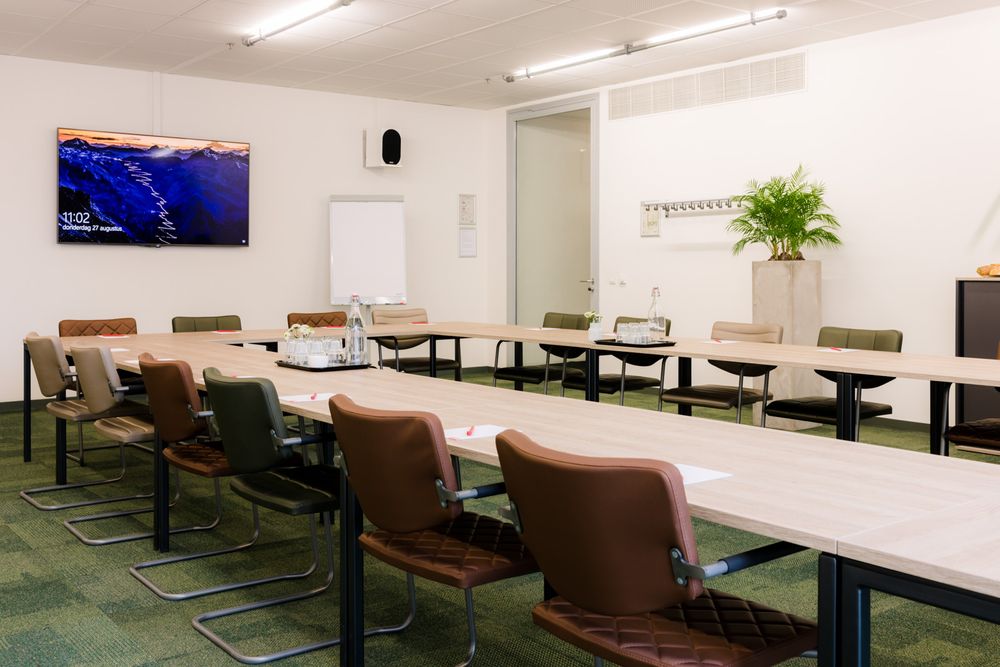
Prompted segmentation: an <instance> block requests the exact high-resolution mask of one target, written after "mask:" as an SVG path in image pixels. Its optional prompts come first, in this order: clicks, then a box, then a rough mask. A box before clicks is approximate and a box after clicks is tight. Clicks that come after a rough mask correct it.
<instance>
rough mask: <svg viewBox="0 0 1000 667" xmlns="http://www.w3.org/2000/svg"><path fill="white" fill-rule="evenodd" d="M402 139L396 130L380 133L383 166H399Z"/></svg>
mask: <svg viewBox="0 0 1000 667" xmlns="http://www.w3.org/2000/svg"><path fill="white" fill-rule="evenodd" d="M402 143H403V141H402V138H401V137H400V136H399V132H397V131H396V130H392V129H390V130H386V131H385V132H383V133H382V162H384V163H385V164H399V157H400V154H401V152H402Z"/></svg>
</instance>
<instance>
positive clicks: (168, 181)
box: [58, 129, 250, 245]
mask: <svg viewBox="0 0 1000 667" xmlns="http://www.w3.org/2000/svg"><path fill="white" fill-rule="evenodd" d="M249 184H250V146H249V144H245V143H235V142H219V141H204V140H196V139H180V138H174V137H157V136H146V135H135V134H124V133H116V132H91V131H83V130H66V129H60V130H59V211H58V215H59V242H60V243H120V244H150V245H175V244H176V245H247V241H248V238H247V236H248V228H249Z"/></svg>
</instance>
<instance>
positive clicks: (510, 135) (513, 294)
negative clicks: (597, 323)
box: [507, 93, 601, 324]
mask: <svg viewBox="0 0 1000 667" xmlns="http://www.w3.org/2000/svg"><path fill="white" fill-rule="evenodd" d="M580 109H589V110H590V277H591V278H593V279H594V291H593V295H592V296H591V304H593V305H592V307H593V309H594V310H595V311H598V312H599V304H600V285H601V280H600V275H599V274H598V270H599V268H600V266H599V261H598V258H599V257H600V253H599V252H598V241H599V239H600V234H599V229H598V220H599V215H598V209H597V206H598V196H597V193H598V190H599V188H598V175H599V174H598V163H599V160H598V148H599V142H598V139H599V131H600V123H599V122H598V121H599V117H598V114H599V109H600V95H599V94H598V93H593V94H590V95H583V96H580V97H574V98H571V99H565V100H556V101H554V102H545V103H542V104H532V105H529V106H526V107H519V108H517V109H511V110H509V111H508V112H507V323H508V324H515V323H516V321H517V123H518V121H521V120H528V119H530V118H540V117H542V116H553V115H556V114H560V113H565V112H567V111H579V110H580Z"/></svg>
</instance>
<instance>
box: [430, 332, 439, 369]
mask: <svg viewBox="0 0 1000 667" xmlns="http://www.w3.org/2000/svg"><path fill="white" fill-rule="evenodd" d="M429 342H430V346H431V368H430V375H431V377H432V378H436V377H437V376H438V339H437V336H435V335H434V334H431V337H430V341H429Z"/></svg>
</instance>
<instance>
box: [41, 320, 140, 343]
mask: <svg viewBox="0 0 1000 667" xmlns="http://www.w3.org/2000/svg"><path fill="white" fill-rule="evenodd" d="M135 333H139V329H138V328H137V327H136V324H135V319H134V318H132V317H117V318H114V319H110V320H61V321H60V322H59V335H60V336H62V337H64V338H65V337H68V336H101V335H105V336H106V335H109V334H110V335H114V334H118V335H128V334H135Z"/></svg>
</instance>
